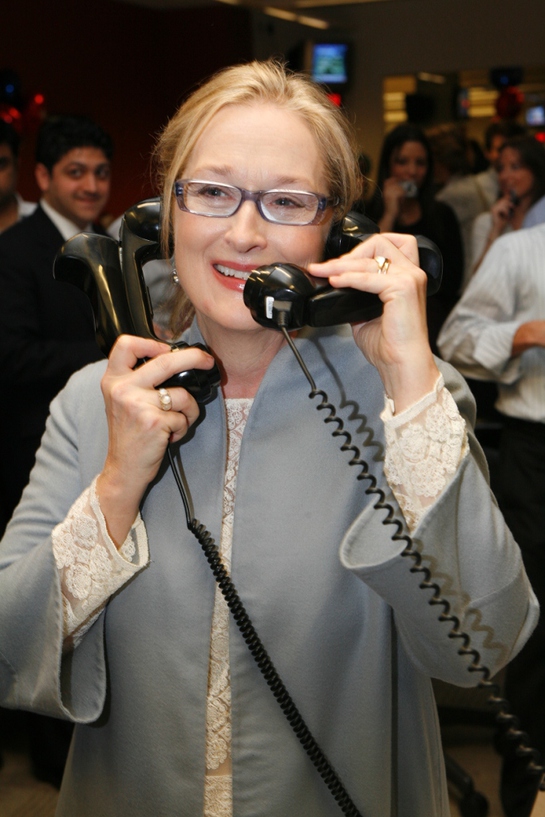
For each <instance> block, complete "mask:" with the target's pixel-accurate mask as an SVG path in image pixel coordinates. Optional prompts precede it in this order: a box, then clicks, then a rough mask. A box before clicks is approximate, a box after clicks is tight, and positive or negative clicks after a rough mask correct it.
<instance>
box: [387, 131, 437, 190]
mask: <svg viewBox="0 0 545 817" xmlns="http://www.w3.org/2000/svg"><path fill="white" fill-rule="evenodd" d="M427 172H428V155H427V153H426V148H425V147H424V145H423V144H421V142H404V143H403V144H402V145H401V147H400V148H398V149H397V150H394V152H393V153H392V157H391V159H390V175H391V176H393V177H394V179H397V180H398V181H400V182H408V181H411V182H414V183H415V184H416V186H417V187H418V188H419V189H420V188H421V187H422V184H423V183H424V179H425V178H426V173H427Z"/></svg>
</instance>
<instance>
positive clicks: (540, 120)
mask: <svg viewBox="0 0 545 817" xmlns="http://www.w3.org/2000/svg"><path fill="white" fill-rule="evenodd" d="M526 124H527V125H530V127H534V128H535V127H537V128H540V127H542V126H543V125H545V105H534V106H533V107H532V108H527V109H526Z"/></svg>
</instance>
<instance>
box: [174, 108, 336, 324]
mask: <svg viewBox="0 0 545 817" xmlns="http://www.w3.org/2000/svg"><path fill="white" fill-rule="evenodd" d="M182 176H183V178H184V179H198V180H203V181H212V182H221V183H224V184H230V185H234V186H236V187H241V188H244V189H246V190H250V191H258V190H271V189H284V190H285V189H288V190H289V189H292V190H303V191H309V192H313V193H319V194H321V195H328V194H329V190H328V189H327V187H326V182H325V176H324V169H323V162H322V159H321V157H320V154H319V151H318V147H317V145H316V142H315V140H314V137H313V136H312V134H311V133H310V131H309V129H308V128H307V125H306V124H305V122H304V120H303V119H302V118H301V117H299V116H298V115H297V114H295V113H292V112H290V111H287V110H284V109H283V108H280V107H278V106H276V105H274V104H269V103H257V104H253V105H248V106H246V105H232V106H226V107H225V108H223V109H222V110H221V111H219V112H218V113H217V114H216V115H215V116H214V118H213V119H212V120H211V122H210V123H209V125H208V126H207V128H206V129H205V130H204V131H203V133H202V135H201V136H200V138H199V140H198V141H197V143H196V145H195V148H194V150H193V152H192V153H191V155H190V158H189V161H188V163H187V165H186V167H185V168H184V170H183V174H182ZM330 212H331V211H328V215H327V217H326V219H325V221H324V222H322V223H321V224H315V225H308V226H287V225H283V224H273V223H270V222H268V221H265V220H264V219H263V218H262V217H261V215H260V214H259V211H258V209H257V206H256V204H255V203H254V202H253V201H249V200H246V201H243V203H242V205H241V206H240V208H239V210H238V211H237V212H236V213H235V214H234V215H232V216H229V217H227V218H210V217H207V216H201V215H195V214H193V213H188V212H185V211H182V210H180V209H179V207H177V206H176V207H175V215H174V237H175V258H176V269H177V271H178V277H179V279H180V283H181V285H182V287H183V288H184V290H185V292H186V293H187V295H188V297H189V299H190V300H191V302H192V304H193V306H194V307H195V311H196V314H197V317H198V319H199V325H200V328H201V331H203V332H204V333H205V334H209V332H207V331H206V330H207V329H209V330H211V331H213V330H215V329H217V328H218V327H221V328H222V329H229V330H238V331H240V330H242V331H246V330H252V331H257V330H260V329H261V328H262V327H259V325H258V324H257V323H255V321H254V320H253V318H252V317H251V315H250V312H249V310H248V309H247V307H246V306H245V305H244V302H243V299H242V292H243V289H244V284H245V281H246V279H247V277H248V275H249V274H250V272H251V271H252V270H253V269H255V268H256V267H259V266H262V265H263V264H271V263H274V262H283V261H289V262H292V263H294V264H298V265H300V266H302V267H306V266H307V265H308V264H309V263H310V262H311V261H317V260H320V259H321V257H322V253H323V248H324V243H325V240H326V237H327V233H328V231H329V227H330V224H331V215H330ZM264 331H267V330H264Z"/></svg>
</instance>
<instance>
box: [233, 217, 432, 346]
mask: <svg viewBox="0 0 545 817" xmlns="http://www.w3.org/2000/svg"><path fill="white" fill-rule="evenodd" d="M378 232H379V228H378V226H377V225H376V224H375V223H374V222H372V221H371V220H370V219H368V218H366V217H365V216H363V215H360V214H359V213H349V214H348V215H347V216H345V217H344V219H343V221H342V222H341V223H340V224H337V225H335V227H334V228H333V229H332V231H331V234H330V236H329V238H328V241H327V244H326V247H325V258H327V259H328V258H337V257H338V256H339V255H343V254H344V253H348V252H350V250H353V249H354V247H356V246H357V245H358V244H359V243H361V242H362V241H365V239H366V238H369V236H370V235H372V234H375V233H378ZM416 238H417V244H418V252H419V259H420V266H421V267H422V269H423V270H424V272H425V273H426V274H427V276H428V289H427V293H428V295H434V294H435V293H436V292H437V291H438V289H439V287H440V285H441V278H442V275H443V259H442V257H441V253H440V251H439V249H438V247H437V246H436V245H435V244H434V243H433V241H430V240H429V239H428V238H425V237H424V236H417V237H416ZM244 303H245V304H246V306H247V307H248V308H249V310H250V311H251V313H252V316H253V318H254V320H255V321H257V323H259V324H261V325H262V326H268V327H270V328H272V329H278V328H279V327H280V326H283V327H285V328H286V329H290V330H291V329H300V328H301V327H302V326H336V325H337V324H341V323H360V322H362V321H369V320H372V319H373V318H377V317H378V316H379V315H381V314H382V306H383V305H382V301H381V300H380V298H379V297H378V296H377V295H374V294H373V293H370V292H360V291H358V290H355V289H348V288H346V289H335V288H333V287H331V286H329V284H328V283H327V281H325V280H324V279H322V278H313V277H312V276H311V275H310V274H309V273H308V272H307V271H306V270H305V269H303V268H302V267H298V266H296V265H295V264H285V263H282V264H280V263H278V264H268V265H266V266H263V267H259V268H258V269H257V270H254V271H253V272H252V273H251V274H250V276H249V278H248V280H247V281H246V285H245V287H244Z"/></svg>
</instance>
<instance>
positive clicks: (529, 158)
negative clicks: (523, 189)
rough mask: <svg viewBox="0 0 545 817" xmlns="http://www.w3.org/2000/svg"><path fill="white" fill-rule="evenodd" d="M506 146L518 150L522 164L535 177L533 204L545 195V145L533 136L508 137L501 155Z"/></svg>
mask: <svg viewBox="0 0 545 817" xmlns="http://www.w3.org/2000/svg"><path fill="white" fill-rule="evenodd" d="M506 148H511V149H512V150H516V152H517V153H518V155H519V158H520V162H521V164H522V165H523V166H524V167H525V168H527V169H528V170H529V171H530V173H531V174H532V176H533V177H534V185H533V187H532V204H534V203H535V202H536V201H537V200H538V199H540V198H541V197H542V196H545V147H543V145H542V144H541V142H538V141H537V139H534V137H533V136H515V137H513V139H508V140H507V141H506V142H505V144H504V145H502V147H501V150H500V155H501V154H502V153H503V151H504V150H505V149H506Z"/></svg>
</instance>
